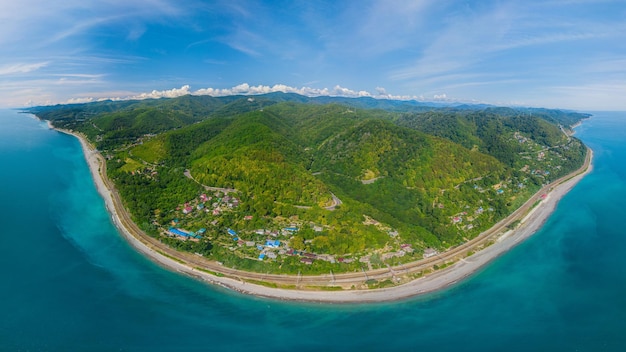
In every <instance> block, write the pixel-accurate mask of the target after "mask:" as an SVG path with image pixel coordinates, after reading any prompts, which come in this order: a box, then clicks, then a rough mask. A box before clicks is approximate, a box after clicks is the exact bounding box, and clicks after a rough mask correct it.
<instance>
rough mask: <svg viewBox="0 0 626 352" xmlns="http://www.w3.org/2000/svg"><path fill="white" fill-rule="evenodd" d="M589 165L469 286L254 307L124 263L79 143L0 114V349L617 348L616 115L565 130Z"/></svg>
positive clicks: (125, 252)
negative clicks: (358, 300) (363, 300)
mask: <svg viewBox="0 0 626 352" xmlns="http://www.w3.org/2000/svg"><path fill="white" fill-rule="evenodd" d="M576 136H577V137H578V138H581V139H582V140H583V141H584V142H585V143H586V144H587V145H589V146H590V147H591V148H593V150H594V152H595V159H594V165H593V167H594V168H593V171H592V172H591V173H590V174H589V175H587V176H586V177H585V178H584V179H583V180H582V181H581V182H580V183H579V184H578V185H577V186H576V187H575V188H574V189H573V190H572V191H571V192H570V193H568V194H567V195H566V196H565V197H564V198H563V199H562V200H561V202H560V203H559V205H558V207H557V209H556V211H555V212H554V213H553V214H552V216H551V217H550V218H549V219H548V221H547V222H546V223H545V224H544V226H543V227H542V229H541V230H539V231H538V232H537V233H536V234H535V235H534V236H532V237H531V238H530V239H528V240H527V241H525V242H523V243H521V244H519V245H518V246H517V247H515V248H513V249H512V250H510V251H509V252H507V253H505V254H504V255H502V256H501V257H499V258H497V259H496V260H494V261H493V262H492V263H490V264H489V265H488V266H486V267H485V268H484V269H483V270H481V271H479V272H477V273H476V274H475V275H473V276H471V277H470V278H468V279H466V280H464V281H462V282H460V283H458V284H456V285H454V286H452V287H450V288H448V289H445V290H443V291H439V292H436V293H433V294H429V295H426V296H418V297H413V298H408V299H405V300H401V301H395V302H387V303H376V304H321V303H305V302H285V301H279V300H272V299H265V298H258V297H253V296H247V295H243V294H239V293H236V292H232V291H229V290H227V289H224V288H221V287H215V286H211V285H209V284H206V283H203V282H200V281H197V280H195V279H193V278H190V277H187V276H185V275H182V274H180V273H177V272H172V271H170V270H168V269H165V268H163V267H160V266H159V265H157V264H155V263H154V262H152V261H151V260H149V259H147V258H146V257H144V256H142V255H140V254H138V253H137V252H136V251H135V250H134V249H133V248H132V247H131V246H130V245H129V244H128V243H126V242H125V240H124V239H123V238H122V237H121V235H120V234H119V233H118V231H117V230H116V228H115V227H114V226H113V224H112V221H111V217H110V215H109V214H108V213H107V211H106V208H105V206H104V202H103V200H102V198H101V197H100V196H99V194H98V193H97V190H96V188H95V185H94V182H93V180H92V179H91V176H90V173H89V169H88V167H87V164H86V162H85V160H84V157H83V153H82V151H81V147H80V144H79V142H78V140H76V139H75V138H74V137H72V136H69V135H65V134H62V133H59V132H57V131H54V130H50V129H49V128H48V127H47V125H46V124H45V123H44V122H41V121H39V120H37V119H35V118H34V117H33V116H32V115H29V114H23V113H19V112H18V111H15V110H0V226H1V227H0V228H1V230H0V351H259V350H263V351H457V352H458V351H626V226H625V221H626V216H625V215H624V214H625V211H626V162H625V161H626V113H623V112H595V113H593V117H592V118H591V119H588V120H586V121H584V122H583V123H582V125H581V126H579V127H577V128H576Z"/></svg>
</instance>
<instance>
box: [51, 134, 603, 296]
mask: <svg viewBox="0 0 626 352" xmlns="http://www.w3.org/2000/svg"><path fill="white" fill-rule="evenodd" d="M49 126H50V127H51V128H54V127H53V126H52V125H51V124H50V123H49ZM54 129H56V130H57V131H59V132H62V133H66V134H70V135H72V136H74V137H76V138H78V140H79V141H80V143H81V147H82V149H83V154H84V156H85V159H86V161H87V164H88V165H89V169H90V172H91V175H92V178H93V180H94V183H95V185H96V187H97V189H98V192H99V193H100V195H101V196H102V197H103V199H104V201H105V205H106V208H107V211H108V212H109V213H110V214H111V218H112V220H113V223H114V224H115V226H116V227H117V229H118V230H119V232H120V233H121V234H122V236H123V237H124V238H125V239H126V240H127V241H128V242H129V243H130V244H131V245H132V246H133V247H134V248H135V249H137V250H138V251H139V252H140V253H142V254H144V255H146V256H147V257H149V258H150V259H151V260H153V261H155V262H157V263H159V264H160V265H162V266H164V267H166V268H168V269H170V270H175V271H178V272H180V273H184V274H186V275H190V276H192V277H195V278H197V279H200V280H202V281H206V282H208V283H211V284H215V285H219V286H222V287H225V288H228V289H231V290H234V291H237V292H241V293H245V294H250V295H255V296H261V297H267V298H273V299H281V300H294V301H314V302H328V303H348V302H357V303H359V302H382V301H393V300H400V299H404V298H408V297H413V296H417V295H422V294H426V293H430V292H434V291H438V290H441V289H445V288H447V287H449V286H452V285H454V284H456V283H458V282H459V281H461V280H463V279H465V278H467V277H469V276H471V275H472V274H474V273H475V272H476V271H478V270H479V269H481V268H482V267H484V266H485V265H486V264H487V263H489V262H491V261H492V260H494V259H496V258H497V257H499V256H500V255H502V254H503V253H505V252H507V251H508V250H510V249H511V248H513V247H514V246H516V245H517V244H519V243H520V242H521V241H523V240H525V239H527V238H528V237H530V236H531V235H533V234H534V233H535V232H536V231H537V230H539V229H540V228H541V226H542V225H543V224H544V223H545V221H546V220H547V219H548V217H549V216H550V214H552V212H553V211H554V209H555V208H556V205H557V203H558V202H559V200H560V199H561V198H562V197H563V196H564V195H565V194H567V192H568V191H569V190H570V189H572V188H573V187H574V185H575V184H576V183H578V181H580V180H581V179H582V178H583V177H584V176H585V175H586V174H587V173H589V172H590V171H591V170H592V164H591V161H592V158H593V151H592V150H591V149H590V148H587V156H586V158H585V163H584V164H583V166H582V167H581V168H579V169H578V170H576V171H575V172H573V173H571V174H569V175H566V176H564V177H562V178H560V179H558V180H556V181H554V182H552V183H551V184H549V185H547V186H544V187H543V188H542V189H541V190H540V191H539V192H537V193H536V194H535V195H533V196H532V197H531V198H530V199H529V200H528V201H527V202H526V203H524V204H523V205H522V206H521V207H520V208H519V209H517V210H516V211H514V212H513V213H512V214H510V215H509V216H507V217H506V218H505V219H503V220H501V221H500V222H498V223H497V224H495V225H494V226H493V227H492V228H490V229H489V230H487V231H485V232H483V233H481V234H480V235H479V236H477V237H476V238H474V239H472V240H471V241H469V242H467V243H465V244H463V245H460V246H458V247H456V248H453V249H451V250H449V251H447V252H444V253H441V254H440V255H439V256H437V257H433V258H429V259H424V260H420V261H417V262H412V263H406V264H404V265H401V266H399V267H390V268H385V269H377V270H372V271H367V272H363V273H345V274H336V275H333V276H332V278H331V277H329V276H328V275H318V276H302V277H295V276H290V275H278V274H266V275H264V274H259V273H253V272H245V271H240V270H236V269H230V268H226V267H222V266H220V265H219V264H218V263H216V262H212V261H208V260H206V259H204V258H202V257H199V256H197V255H194V254H191V253H186V252H178V251H176V250H173V249H171V248H169V247H167V246H165V245H164V244H162V243H161V242H160V241H158V240H157V239H155V238H152V237H150V236H148V235H146V234H145V233H143V232H142V231H141V230H140V229H139V228H138V227H137V225H136V224H134V223H133V222H132V220H131V219H130V216H129V214H128V212H127V211H126V209H125V208H124V207H123V206H122V202H121V199H120V197H119V195H118V194H117V191H116V190H115V187H114V185H113V184H112V182H110V180H109V179H108V177H107V175H106V163H105V161H104V158H103V156H102V155H101V154H100V153H99V152H98V151H97V150H95V149H94V147H93V146H92V145H91V144H90V143H89V142H88V141H87V140H86V139H85V138H84V137H83V136H81V135H80V134H77V133H73V132H71V131H66V130H62V129H57V128H54ZM543 194H547V195H548V196H547V198H545V199H543V200H541V201H540V202H539V203H538V204H537V205H536V206H535V204H536V202H538V201H539V200H540V196H541V195H543ZM515 220H521V223H520V225H519V226H518V227H517V228H516V229H515V230H508V231H505V232H503V230H505V229H506V226H508V225H509V224H511V223H512V222H514V221H515ZM481 247H484V248H482V249H480V250H479V251H477V252H476V253H473V251H474V250H476V249H477V248H481ZM468 253H473V254H471V255H468ZM449 262H454V264H452V265H450V266H448V267H446V268H445V269H441V270H436V271H434V272H430V273H428V274H426V275H424V276H422V277H419V278H417V279H413V280H411V281H409V282H407V283H404V284H401V285H398V286H394V287H388V288H379V289H367V290H359V289H353V290H350V289H345V290H337V291H325V290H321V289H320V290H304V289H283V288H273V287H267V286H263V285H258V284H254V283H251V282H246V281H247V280H251V281H266V282H270V283H279V285H285V286H286V285H288V284H289V283H293V281H294V280H297V281H296V282H297V283H300V285H298V284H296V285H295V286H296V287H307V286H318V287H323V286H329V283H330V282H331V279H332V283H336V284H338V285H344V286H345V285H349V284H350V283H353V282H357V281H358V282H361V283H362V282H363V281H365V280H366V279H371V278H375V279H388V278H395V277H396V275H395V273H399V274H398V275H408V274H410V273H413V274H415V273H422V272H424V271H425V270H429V269H430V268H432V267H433V266H434V265H437V264H444V263H446V264H448V263H449ZM211 272H213V273H217V275H213V274H211ZM364 279H365V280H364ZM307 284H308V285H307ZM291 286H293V285H291Z"/></svg>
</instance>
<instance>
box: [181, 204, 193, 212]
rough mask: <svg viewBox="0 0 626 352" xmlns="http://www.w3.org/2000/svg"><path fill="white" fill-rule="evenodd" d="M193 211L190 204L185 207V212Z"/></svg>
mask: <svg viewBox="0 0 626 352" xmlns="http://www.w3.org/2000/svg"><path fill="white" fill-rule="evenodd" d="M192 211H193V208H192V207H191V206H189V205H187V206H185V208H183V214H189V213H191V212H192Z"/></svg>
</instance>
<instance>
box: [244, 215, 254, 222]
mask: <svg viewBox="0 0 626 352" xmlns="http://www.w3.org/2000/svg"><path fill="white" fill-rule="evenodd" d="M243 219H244V220H246V221H250V220H252V215H246V216H244V217H243Z"/></svg>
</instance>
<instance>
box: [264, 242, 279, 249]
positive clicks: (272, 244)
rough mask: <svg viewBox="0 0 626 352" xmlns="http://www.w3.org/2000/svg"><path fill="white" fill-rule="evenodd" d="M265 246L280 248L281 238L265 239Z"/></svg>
mask: <svg viewBox="0 0 626 352" xmlns="http://www.w3.org/2000/svg"><path fill="white" fill-rule="evenodd" d="M265 246H266V247H270V248H278V247H279V246H280V241H279V240H267V241H265Z"/></svg>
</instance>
